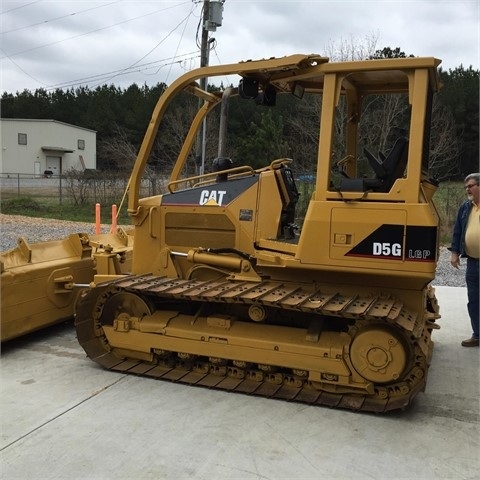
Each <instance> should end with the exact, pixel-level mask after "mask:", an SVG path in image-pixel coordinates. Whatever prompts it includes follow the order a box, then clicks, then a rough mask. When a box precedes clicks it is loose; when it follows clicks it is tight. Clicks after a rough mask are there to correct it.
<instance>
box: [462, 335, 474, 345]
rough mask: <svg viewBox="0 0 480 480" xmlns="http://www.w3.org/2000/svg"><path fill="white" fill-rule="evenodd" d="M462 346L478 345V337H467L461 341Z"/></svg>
mask: <svg viewBox="0 0 480 480" xmlns="http://www.w3.org/2000/svg"><path fill="white" fill-rule="evenodd" d="M462 347H478V338H473V337H472V338H469V339H468V340H464V341H463V342H462Z"/></svg>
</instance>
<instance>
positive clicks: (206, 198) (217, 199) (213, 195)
mask: <svg viewBox="0 0 480 480" xmlns="http://www.w3.org/2000/svg"><path fill="white" fill-rule="evenodd" d="M226 193H227V192H226V190H202V191H201V193H200V201H199V204H200V205H219V206H221V205H222V202H223V197H224V195H225V194H226Z"/></svg>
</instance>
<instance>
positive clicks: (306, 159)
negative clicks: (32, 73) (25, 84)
mask: <svg viewBox="0 0 480 480" xmlns="http://www.w3.org/2000/svg"><path fill="white" fill-rule="evenodd" d="M402 56H403V57H404V56H405V54H404V53H403V52H401V51H400V50H399V49H398V48H397V49H395V50H391V49H390V48H384V49H383V50H377V51H376V52H375V54H374V55H371V56H370V58H389V57H402ZM439 73H440V79H441V82H442V84H443V88H442V89H441V91H440V92H439V94H438V95H437V96H436V98H435V104H434V113H433V118H432V141H431V153H430V154H431V160H432V162H431V165H432V169H433V172H432V176H435V177H436V178H438V179H439V180H457V179H462V178H463V176H464V175H466V174H468V173H471V172H475V171H478V159H479V142H478V138H479V132H478V128H479V71H478V70H475V69H473V68H472V67H471V66H470V67H469V68H465V67H464V66H462V65H461V66H459V67H457V68H455V69H453V70H451V69H450V70H448V71H446V70H442V69H440V70H439ZM166 87H167V85H166V84H164V83H157V84H156V85H155V86H153V87H152V86H148V85H146V84H145V85H143V86H139V85H137V84H136V83H134V84H132V85H130V86H129V87H127V88H120V87H118V86H115V85H102V86H98V87H96V88H94V89H90V88H89V87H87V86H83V87H78V88H75V89H74V88H71V89H67V90H62V89H57V90H53V91H47V90H45V89H42V88H40V89H36V90H35V91H29V90H24V91H22V92H16V93H8V92H4V93H3V94H2V97H1V116H2V118H25V119H54V120H57V121H61V122H65V123H70V124H73V125H77V126H81V127H85V128H89V129H92V130H95V131H97V168H98V169H99V170H104V171H112V170H113V171H125V172H129V171H130V169H131V166H132V164H133V161H134V159H135V156H136V152H137V151H138V148H139V146H140V144H141V142H142V139H143V136H144V134H145V131H146V128H147V125H148V123H149V121H150V117H151V114H152V111H153V109H154V106H155V104H156V102H157V100H158V98H159V97H160V95H161V94H162V92H163V91H164V90H165V89H166ZM209 89H210V90H218V89H223V85H220V86H215V85H209ZM279 97H280V98H279V99H278V101H277V105H276V107H275V108H276V109H277V112H276V115H275V116H274V115H272V112H271V110H270V109H268V108H258V107H257V106H256V105H255V104H254V103H253V102H241V101H239V100H238V99H236V98H233V99H232V102H231V104H230V108H229V125H228V130H229V137H228V140H227V145H228V148H227V151H228V156H232V157H233V158H234V159H236V160H237V161H238V162H239V163H240V164H248V165H251V166H253V167H254V168H258V167H261V166H264V165H266V164H268V163H269V161H270V160H272V159H274V158H277V157H285V156H287V157H291V158H294V159H295V162H296V168H298V169H300V170H301V171H304V172H308V171H313V169H314V165H315V162H316V157H315V155H316V148H317V145H316V136H317V134H318V130H316V131H315V129H312V128H311V127H308V128H307V120H308V118H309V117H312V118H313V117H314V115H315V116H316V115H317V114H316V113H315V111H314V110H315V109H318V108H319V105H318V103H313V102H309V101H308V98H306V99H304V101H302V102H300V103H299V102H298V99H295V98H293V97H290V96H283V95H282V96H279ZM196 102H197V100H196V99H193V98H191V97H189V96H182V97H180V98H179V99H178V100H177V101H176V103H175V105H173V108H171V109H170V110H171V111H170V112H169V115H168V117H167V122H166V124H164V125H163V126H162V130H161V131H160V134H161V135H159V138H158V140H157V143H156V145H155V147H154V151H153V154H152V159H151V161H150V165H149V168H150V169H151V170H152V171H154V172H157V173H162V172H163V173H169V171H170V166H171V165H172V164H173V162H174V161H175V158H176V153H177V152H178V146H179V145H181V143H182V142H183V135H184V134H185V133H186V130H187V128H188V127H189V125H190V122H189V120H187V118H189V117H191V116H192V115H193V114H194V112H196V109H197V106H198V105H197V103H196ZM389 108H396V107H395V106H391V105H390V106H389ZM398 108H400V107H398ZM376 118H377V120H378V116H377V117H376ZM385 121H387V120H385ZM215 122H216V121H215V119H214V120H212V121H211V123H210V124H209V125H208V128H207V132H208V138H207V155H206V158H207V159H213V158H215V156H216V155H217V152H216V145H217V143H216V139H215V137H216V136H217V132H218V124H216V123H215ZM385 128H386V129H388V128H390V127H389V126H387V125H385ZM196 161H197V162H198V159H195V158H194V157H192V165H191V168H192V169H194V168H196V164H195V162H196Z"/></svg>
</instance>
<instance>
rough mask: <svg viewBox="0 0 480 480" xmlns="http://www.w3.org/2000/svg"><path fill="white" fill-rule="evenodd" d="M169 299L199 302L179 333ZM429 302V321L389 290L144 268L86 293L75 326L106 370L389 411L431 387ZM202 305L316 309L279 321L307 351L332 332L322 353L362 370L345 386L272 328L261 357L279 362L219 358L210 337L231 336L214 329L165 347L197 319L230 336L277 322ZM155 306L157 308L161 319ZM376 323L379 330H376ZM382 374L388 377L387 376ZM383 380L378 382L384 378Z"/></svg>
mask: <svg viewBox="0 0 480 480" xmlns="http://www.w3.org/2000/svg"><path fill="white" fill-rule="evenodd" d="M118 299H120V300H118ZM172 302H176V304H177V305H178V304H180V305H182V304H184V305H190V306H191V305H192V304H195V305H197V306H198V307H199V310H198V311H197V313H193V314H190V315H187V316H186V317H187V318H186V321H185V322H184V324H185V325H187V326H186V327H183V328H184V330H181V328H180V329H178V328H176V330H174V332H175V333H172V331H170V332H169V328H173V327H170V325H169V323H170V321H171V319H174V317H175V312H174V313H173V314H172V316H171V318H166V317H165V316H164V315H163V316H162V315H161V313H162V312H161V310H162V308H163V309H165V311H166V310H168V306H169V305H171V304H172ZM428 302H429V304H430V309H429V310H430V312H427V313H426V315H427V318H426V319H424V318H419V316H418V315H417V314H416V313H414V312H411V311H408V310H407V309H406V308H404V306H403V305H402V303H401V302H399V301H398V300H396V299H394V298H389V297H361V296H358V295H357V296H345V295H342V294H340V293H324V292H322V291H318V290H317V291H309V290H307V289H306V288H305V287H303V286H298V285H295V286H291V285H289V284H282V283H280V282H274V281H269V280H265V281H262V282H260V283H253V282H238V281H230V280H227V279H223V280H207V281H200V280H184V279H172V278H168V277H157V276H153V275H141V276H129V277H126V278H122V279H119V280H116V281H113V282H111V283H108V284H105V285H101V286H98V287H96V288H94V289H92V290H89V291H85V292H84V293H83V294H82V296H81V298H80V299H79V302H78V303H77V306H76V319H75V326H76V330H77V336H78V340H79V342H80V344H81V345H82V347H83V348H84V350H85V352H86V353H87V355H88V357H90V358H91V359H92V360H94V361H95V362H97V363H99V364H100V365H102V366H103V367H105V368H107V369H109V370H114V371H118V372H124V373H131V374H136V375H142V376H146V377H151V378H156V379H163V380H170V381H174V382H180V383H185V384H189V385H197V386H204V387H208V388H215V389H222V390H228V391H234V392H240V393H247V394H252V395H258V396H264V397H270V398H276V399H283V400H290V401H296V402H302V403H307V404H315V405H325V406H329V407H335V408H346V409H351V410H355V411H365V412H387V411H390V410H396V409H404V408H406V407H407V406H408V405H409V404H410V403H411V401H412V400H413V398H414V397H415V396H416V395H417V393H418V392H420V391H423V390H424V388H425V384H426V376H427V369H428V364H429V362H430V357H431V353H432V348H433V343H432V342H431V340H430V334H431V330H432V329H435V328H438V327H437V326H436V324H435V323H434V321H435V318H437V317H438V315H437V314H438V305H437V304H436V299H435V296H434V291H433V289H429V291H428ZM154 304H155V306H154V307H153V308H152V307H151V305H154ZM205 304H208V306H209V307H210V308H212V307H213V308H215V307H220V304H223V307H224V308H225V306H227V305H226V304H229V305H230V306H231V305H242V307H243V308H251V309H253V312H254V316H255V312H256V311H257V310H256V309H258V311H259V312H261V311H262V309H264V308H268V309H270V310H272V309H273V311H278V312H280V311H290V312H300V313H301V315H303V316H305V315H311V316H312V318H313V319H314V321H312V322H311V324H310V325H309V326H307V327H305V328H304V329H301V328H292V327H288V326H287V327H278V326H277V325H275V326H274V328H280V329H282V328H287V329H290V330H292V332H293V331H295V332H296V334H297V333H298V332H301V333H302V335H303V338H304V343H305V345H307V347H306V350H309V349H312V348H317V345H321V339H322V338H323V336H326V338H327V340H326V342H327V347H329V348H324V347H321V348H320V349H321V355H323V358H321V361H322V362H329V361H330V362H331V363H332V362H336V365H339V362H341V363H342V365H346V366H347V370H348V371H349V372H350V373H352V372H355V374H354V375H351V376H353V377H355V378H356V379H357V380H356V381H355V379H354V381H352V382H351V384H350V385H346V384H345V382H343V383H342V381H339V376H338V375H336V374H332V373H329V372H328V371H327V372H325V371H324V372H321V371H320V373H318V372H317V373H312V372H311V371H310V370H308V368H305V369H302V368H298V363H296V359H297V357H301V356H302V355H299V354H298V351H300V350H299V349H300V347H298V348H297V353H296V356H295V354H292V355H290V356H289V354H288V353H285V350H287V349H288V348H289V345H288V343H287V344H285V345H284V344H282V341H281V340H279V341H277V339H276V338H274V337H273V338H271V339H270V337H269V336H268V334H267V336H266V337H267V338H266V340H265V341H264V345H262V346H261V348H264V350H263V351H264V352H267V353H264V355H270V357H269V358H271V359H272V360H271V361H270V363H269V364H264V363H263V362H261V361H258V359H257V358H258V357H256V356H255V355H254V354H253V357H252V358H253V360H248V359H246V357H245V358H244V357H242V355H239V357H237V358H230V357H227V356H225V357H223V358H219V357H212V356H211V355H209V353H208V351H209V350H208V348H209V345H211V344H210V343H209V341H212V339H213V341H214V342H218V343H220V344H221V343H227V344H228V343H229V340H228V339H227V338H223V336H219V337H218V338H216V337H215V335H213V336H212V337H209V339H208V340H206V339H205V335H203V336H201V337H199V338H196V339H194V340H196V342H197V344H198V345H199V346H198V347H197V348H199V352H200V353H198V352H195V353H193V354H192V353H188V351H187V352H185V351H184V350H183V349H182V348H181V347H179V348H177V349H176V350H175V349H170V348H169V349H164V348H163V347H162V346H161V345H162V343H161V342H162V341H163V340H165V339H166V340H168V341H173V342H174V343H175V341H177V342H178V345H183V344H182V342H183V341H185V342H187V340H189V341H193V340H192V338H185V332H188V334H187V335H186V337H189V336H190V330H189V328H190V326H191V328H198V329H199V331H202V332H203V331H205V329H206V330H207V331H208V329H209V328H213V331H218V330H220V331H222V330H225V332H226V334H225V335H224V336H225V337H228V331H229V329H230V328H232V330H233V327H234V326H235V324H236V323H238V324H239V325H240V327H239V328H240V329H241V328H242V325H243V326H245V325H247V329H252V328H253V329H255V328H257V329H262V328H264V329H265V328H266V329H270V328H272V327H270V326H269V325H263V324H261V323H260V322H256V321H249V322H244V321H241V322H237V321H236V320H235V319H228V318H226V316H225V315H224V316H222V315H220V316H213V317H211V318H210V319H206V320H205V317H203V320H201V317H202V308H203V307H201V305H205ZM162 305H165V306H162ZM227 307H228V306H227ZM159 311H160V312H159ZM226 311H228V309H227V310H226ZM155 312H157V313H158V312H159V315H158V316H157V317H156V316H155ZM163 313H165V312H163ZM258 315H259V316H260V314H258ZM325 317H328V318H334V319H335V318H337V319H338V318H341V319H345V322H347V323H348V325H349V326H348V328H347V329H346V330H347V331H345V332H336V333H331V332H330V331H325V330H324V327H323V325H324V324H323V322H322V320H321V319H322V318H325ZM315 319H318V320H315ZM257 320H258V319H257ZM175 321H176V320H174V321H173V322H172V323H174V322H175ZM202 322H203V323H202ZM197 325H198V326H197ZM372 326H373V327H372ZM372 328H373V330H372ZM385 328H386V330H385ZM202 329H203V330H202ZM179 331H181V332H183V335H184V336H182V333H178V332H179ZM244 331H245V330H244ZM259 331H260V330H257V331H256V332H255V333H254V334H253V335H252V336H251V338H248V333H247V334H246V335H247V340H248V341H252V343H253V344H255V345H256V341H257V340H258V332H259ZM372 331H373V332H374V334H372V335H370V334H369V332H372ZM359 332H360V334H359ZM379 332H380V338H383V340H381V341H380V344H377V343H375V342H373V343H375V344H371V343H372V341H373V339H375V338H378V337H379V335H378V334H379ZM329 334H331V335H334V336H335V337H332V338H335V341H334V342H333V346H332V345H330V346H329V345H328V338H329V337H328V335H329ZM198 335H201V334H200V333H199V334H198ZM146 336H151V337H149V338H151V339H152V344H151V345H150V344H148V341H149V340H146V342H147V344H148V349H145V346H143V347H142V348H138V350H137V349H136V346H137V347H138V345H139V339H141V340H140V344H141V343H145V338H146ZM175 336H177V338H174V337H175ZM240 336H241V335H240ZM111 337H113V339H114V340H113V342H112V341H111ZM119 338H120V339H122V340H120V343H118V342H117V340H118V339H119ZM172 338H173V340H172ZM339 339H340V348H339V347H338V341H339ZM292 341H293V340H292ZM335 342H337V344H336V345H335ZM354 342H355V343H354ZM247 343H248V342H247ZM215 345H216V344H215ZM402 345H403V347H402ZM204 347H205V348H206V349H205V350H204V349H203V348H204ZM221 347H222V346H220V348H221ZM249 347H250V345H247V346H245V347H244V350H245V351H248V350H249ZM227 348H228V345H227ZM250 350H255V347H253V349H252V348H251V347H250ZM204 352H207V353H204ZM301 352H302V353H303V350H302V351H301ZM282 354H283V357H282V356H281V355H282ZM246 355H247V356H248V354H246ZM277 355H278V358H279V359H282V361H280V360H279V365H276V364H272V362H275V358H276V356H277ZM307 356H308V353H307ZM239 358H240V359H239ZM285 358H287V360H285ZM289 358H295V361H294V362H293V364H294V365H293V367H292V365H290V364H289V363H288V362H289V360H288V359H289ZM398 359H400V360H399V362H400V365H404V366H405V368H403V372H402V373H401V375H399V374H398V373H395V372H394V370H396V369H397V367H396V366H389V365H388V364H389V363H390V364H391V365H395V364H396V363H398V362H397V360H398ZM265 363H267V362H265ZM383 364H384V365H383ZM322 365H323V363H322ZM332 365H333V363H332ZM362 369H366V370H365V371H366V372H367V373H366V374H364V372H362V371H360V373H358V371H359V370H362ZM392 369H393V370H392ZM319 370H321V369H319ZM334 370H335V369H333V370H332V371H334ZM385 372H386V378H387V381H385V379H384V377H382V375H384V374H385ZM337 373H338V372H337ZM362 375H364V376H365V377H367V378H363V376H362ZM340 377H341V376H340ZM377 378H379V379H380V381H378V382H377V381H376V380H377ZM347 383H348V382H347Z"/></svg>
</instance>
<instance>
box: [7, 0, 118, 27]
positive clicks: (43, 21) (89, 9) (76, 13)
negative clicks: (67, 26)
mask: <svg viewBox="0 0 480 480" xmlns="http://www.w3.org/2000/svg"><path fill="white" fill-rule="evenodd" d="M39 1H42V0H38V1H37V2H32V3H38V2H39ZM120 2H123V0H116V1H115V2H110V3H104V4H103V5H98V6H96V7H91V8H86V9H85V10H78V11H77V12H72V13H67V14H66V15H62V16H60V17H54V18H49V19H48V20H42V21H41V22H37V23H32V24H30V25H24V26H23V27H18V28H12V29H11V30H7V31H6V32H0V33H1V34H2V35H6V34H7V33H13V32H18V31H20V30H24V29H26V28H31V27H37V26H38V25H45V24H46V23H51V22H56V21H57V20H62V19H64V18H68V17H73V16H74V15H79V14H82V13H85V12H90V11H92V10H97V9H99V8H103V7H108V6H109V5H113V4H115V3H120ZM28 5H31V3H29V4H28ZM17 8H20V7H17ZM12 10H16V9H12ZM12 10H9V12H11V11H12Z"/></svg>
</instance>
